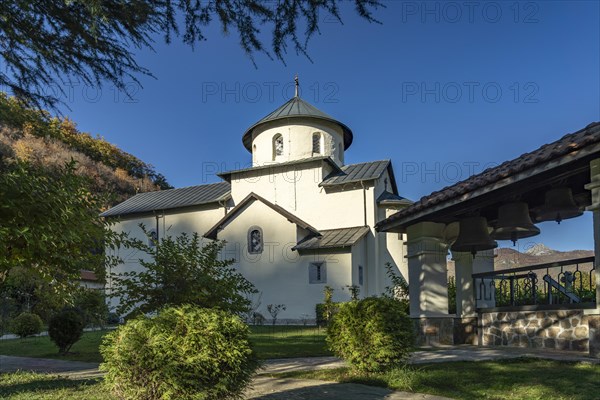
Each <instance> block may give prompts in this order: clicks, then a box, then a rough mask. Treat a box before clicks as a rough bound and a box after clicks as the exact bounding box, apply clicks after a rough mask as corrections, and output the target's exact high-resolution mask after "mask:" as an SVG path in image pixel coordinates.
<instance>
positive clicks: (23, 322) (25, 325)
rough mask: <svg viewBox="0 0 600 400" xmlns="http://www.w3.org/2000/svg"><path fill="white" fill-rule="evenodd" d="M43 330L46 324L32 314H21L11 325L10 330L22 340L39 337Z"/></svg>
mask: <svg viewBox="0 0 600 400" xmlns="http://www.w3.org/2000/svg"><path fill="white" fill-rule="evenodd" d="M43 328H44V323H43V322H42V319H41V318H40V317H39V315H37V314H33V313H30V312H24V313H21V314H19V316H18V317H16V318H15V319H13V320H12V321H11V322H10V324H9V330H10V331H11V332H12V333H14V334H15V335H17V336H19V337H21V338H24V337H27V336H32V335H37V334H38V333H41V332H42V329H43Z"/></svg>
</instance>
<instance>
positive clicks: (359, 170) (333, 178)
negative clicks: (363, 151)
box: [319, 160, 394, 187]
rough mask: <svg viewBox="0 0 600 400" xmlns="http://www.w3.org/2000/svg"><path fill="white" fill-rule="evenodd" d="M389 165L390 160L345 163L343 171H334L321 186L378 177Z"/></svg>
mask: <svg viewBox="0 0 600 400" xmlns="http://www.w3.org/2000/svg"><path fill="white" fill-rule="evenodd" d="M388 165H390V160H383V161H371V162H366V163H361V164H350V165H344V166H343V167H342V168H341V171H338V172H333V173H332V174H331V175H329V176H328V177H327V178H325V179H324V180H323V182H321V183H320V184H319V186H323V187H328V186H336V185H344V184H347V183H354V182H361V181H368V180H373V179H377V178H379V177H381V175H382V174H383V173H384V172H385V170H386V169H387V167H388ZM392 181H393V178H392ZM392 184H394V183H392Z"/></svg>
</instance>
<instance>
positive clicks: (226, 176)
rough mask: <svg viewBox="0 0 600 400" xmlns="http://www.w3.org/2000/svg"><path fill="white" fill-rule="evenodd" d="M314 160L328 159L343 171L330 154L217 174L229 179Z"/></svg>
mask: <svg viewBox="0 0 600 400" xmlns="http://www.w3.org/2000/svg"><path fill="white" fill-rule="evenodd" d="M314 161H326V162H327V163H328V164H329V165H331V166H332V167H333V169H335V170H336V171H341V169H340V167H338V165H337V164H336V163H335V162H334V161H333V160H332V159H331V157H329V156H318V157H307V158H302V159H300V160H292V161H284V162H273V163H270V164H265V165H258V166H256V167H249V168H243V169H236V170H233V171H225V172H220V173H218V174H217V176H219V177H221V178H223V179H225V180H227V181H229V179H230V176H231V175H232V174H239V173H241V172H250V171H261V170H265V169H271V170H273V169H275V168H280V167H288V166H290V165H299V164H305V163H309V162H314Z"/></svg>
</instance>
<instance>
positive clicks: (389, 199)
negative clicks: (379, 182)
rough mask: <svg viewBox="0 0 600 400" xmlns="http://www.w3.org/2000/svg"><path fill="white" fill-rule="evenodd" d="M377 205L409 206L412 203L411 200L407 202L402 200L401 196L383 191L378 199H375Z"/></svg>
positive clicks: (405, 199) (404, 199)
mask: <svg viewBox="0 0 600 400" xmlns="http://www.w3.org/2000/svg"><path fill="white" fill-rule="evenodd" d="M377 203H378V204H394V205H407V206H409V205H411V204H412V203H414V202H413V201H411V200H408V199H407V198H404V197H402V196H398V195H397V194H394V193H391V192H388V191H387V190H385V191H384V192H383V193H381V194H380V195H379V197H378V198H377Z"/></svg>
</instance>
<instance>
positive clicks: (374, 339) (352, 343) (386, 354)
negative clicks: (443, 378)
mask: <svg viewBox="0 0 600 400" xmlns="http://www.w3.org/2000/svg"><path fill="white" fill-rule="evenodd" d="M327 343H328V345H329V348H330V349H331V351H332V352H333V353H334V354H335V355H337V356H338V357H341V358H343V359H344V360H346V361H347V362H348V363H349V364H350V365H351V366H352V367H353V368H355V369H356V370H359V371H366V372H379V371H385V370H387V369H389V368H392V367H395V366H398V365H402V364H404V363H405V362H406V361H407V359H408V356H409V351H410V349H411V348H412V346H413V343H414V333H413V327H412V322H411V320H410V318H409V317H408V316H407V315H406V313H405V312H404V307H403V305H402V303H401V302H399V301H397V300H394V299H391V298H387V297H381V298H379V297H369V298H366V299H363V300H359V301H351V302H348V303H344V304H340V305H339V309H338V312H337V313H336V314H335V315H334V316H333V319H332V321H331V322H330V324H329V327H328V328H327Z"/></svg>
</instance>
